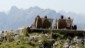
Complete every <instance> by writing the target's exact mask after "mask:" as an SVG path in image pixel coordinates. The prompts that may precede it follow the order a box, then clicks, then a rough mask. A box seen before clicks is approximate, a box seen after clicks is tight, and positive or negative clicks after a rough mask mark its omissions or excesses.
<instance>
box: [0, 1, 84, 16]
mask: <svg viewBox="0 0 85 48" xmlns="http://www.w3.org/2000/svg"><path fill="white" fill-rule="evenodd" d="M12 6H17V7H18V8H23V9H27V8H30V7H34V6H38V7H40V8H43V9H47V8H50V9H53V10H56V11H57V12H58V11H61V10H63V11H66V12H75V13H82V14H85V0H0V11H8V10H9V9H10V8H11V7H12Z"/></svg>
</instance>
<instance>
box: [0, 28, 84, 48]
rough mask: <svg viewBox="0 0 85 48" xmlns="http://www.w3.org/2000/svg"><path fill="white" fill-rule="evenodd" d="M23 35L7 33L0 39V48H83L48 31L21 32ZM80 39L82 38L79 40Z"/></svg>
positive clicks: (80, 44) (62, 36)
mask: <svg viewBox="0 0 85 48" xmlns="http://www.w3.org/2000/svg"><path fill="white" fill-rule="evenodd" d="M22 33H23V35H14V36H13V35H11V33H7V35H6V37H5V39H4V40H1V39H2V38H1V39H0V48H44V47H46V48H64V47H68V46H69V47H72V48H77V47H78V48H85V47H84V45H82V43H81V42H80V43H77V42H75V41H73V39H74V38H75V37H73V38H72V39H71V40H70V39H69V37H67V38H65V36H64V35H63V34H59V33H55V32H51V31H49V32H48V33H29V32H28V31H27V30H26V29H24V30H23V32H22ZM80 39H82V38H80Z"/></svg>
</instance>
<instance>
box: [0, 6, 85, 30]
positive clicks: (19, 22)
mask: <svg viewBox="0 0 85 48" xmlns="http://www.w3.org/2000/svg"><path fill="white" fill-rule="evenodd" d="M37 15H40V17H44V16H45V15H47V17H48V18H53V19H54V20H55V19H59V18H60V16H61V15H64V16H65V18H67V17H68V16H70V17H72V19H73V20H74V24H77V26H78V29H84V28H85V26H84V25H85V22H84V20H85V15H82V14H76V13H72V12H64V11H60V12H56V11H55V10H51V9H41V8H39V7H30V8H28V9H19V8H17V7H16V6H12V7H11V9H10V10H9V11H8V12H7V13H5V12H0V30H10V29H18V28H20V27H24V26H30V25H31V24H32V23H33V22H34V20H35V17H36V16H37Z"/></svg>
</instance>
